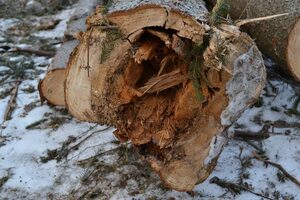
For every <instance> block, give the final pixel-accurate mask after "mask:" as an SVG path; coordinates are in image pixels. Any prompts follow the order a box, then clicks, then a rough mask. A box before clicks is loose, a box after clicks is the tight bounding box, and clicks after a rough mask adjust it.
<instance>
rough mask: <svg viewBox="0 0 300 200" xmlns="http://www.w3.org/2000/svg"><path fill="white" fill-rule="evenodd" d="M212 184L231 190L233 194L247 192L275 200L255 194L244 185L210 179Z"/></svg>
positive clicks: (216, 178)
mask: <svg viewBox="0 0 300 200" xmlns="http://www.w3.org/2000/svg"><path fill="white" fill-rule="evenodd" d="M209 182H210V183H214V184H216V185H218V186H220V187H222V188H226V189H227V190H229V191H230V192H231V193H233V194H240V193H241V192H242V191H246V192H250V193H252V194H254V195H256V196H259V197H262V198H264V199H269V200H273V199H271V198H269V197H267V196H265V195H263V194H260V193H257V192H254V191H253V190H251V189H249V188H248V187H247V186H245V185H243V184H235V183H232V182H229V181H225V180H222V179H220V178H218V177H216V176H215V177H213V178H212V179H210V181H209Z"/></svg>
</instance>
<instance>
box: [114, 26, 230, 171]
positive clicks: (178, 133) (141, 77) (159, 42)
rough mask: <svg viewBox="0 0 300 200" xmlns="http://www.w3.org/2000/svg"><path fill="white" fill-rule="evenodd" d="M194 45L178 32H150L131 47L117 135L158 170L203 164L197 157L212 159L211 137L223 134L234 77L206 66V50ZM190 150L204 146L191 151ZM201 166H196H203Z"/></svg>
mask: <svg viewBox="0 0 300 200" xmlns="http://www.w3.org/2000/svg"><path fill="white" fill-rule="evenodd" d="M206 45H208V44H206ZM195 46H196V47H197V46H201V45H195V44H194V43H193V42H192V41H191V40H189V39H186V38H180V37H179V36H177V35H176V34H175V31H172V30H171V31H170V30H167V31H166V30H162V29H147V30H145V31H144V33H143V34H142V35H141V36H140V38H139V39H138V40H137V41H136V42H134V43H133V44H132V56H131V59H130V60H129V62H128V65H127V66H126V68H125V70H124V72H123V74H122V76H123V80H124V83H125V84H124V85H122V88H121V89H119V90H118V91H120V93H119V94H118V95H117V96H118V101H119V102H118V103H119V105H120V106H119V112H118V114H117V118H118V119H122V120H118V122H117V124H116V128H117V130H116V131H115V135H116V136H117V137H118V138H119V139H120V140H121V141H126V140H130V141H132V143H133V144H134V145H137V146H138V147H139V150H140V152H141V154H144V155H146V156H147V157H148V158H151V162H152V164H154V165H157V166H158V165H163V164H165V165H166V166H167V165H168V164H170V163H173V161H174V160H177V161H180V160H181V159H182V160H185V159H187V160H188V159H191V160H193V159H196V160H197V159H199V157H198V158H197V156H195V154H198V155H201V154H207V153H208V152H207V151H208V149H209V148H208V147H209V144H210V142H211V138H212V137H213V136H214V135H215V134H217V133H218V132H219V131H220V130H221V123H220V115H221V112H222V111H223V110H224V108H225V107H226V106H227V101H228V99H227V97H226V95H225V85H226V84H225V83H226V81H228V79H229V78H230V74H229V73H228V72H226V71H224V70H221V71H220V70H216V69H213V68H209V67H205V66H204V58H203V55H202V54H203V49H205V48H206V47H201V48H198V49H197V48H195ZM202 46H204V44H202ZM193 53H194V54H195V55H197V57H194V55H193ZM199 55H200V56H199ZM197 59H198V63H193V62H195V60H197ZM193 67H194V68H197V69H193ZM195 70H198V76H199V77H195V76H196V75H195V74H194V73H196V72H194V71H195ZM198 78H199V79H198ZM197 81H198V85H199V86H200V88H199V87H198V88H197V86H196V85H195V82H196V83H197ZM221 87H222V88H221ZM197 93H199V94H200V95H201V96H203V97H202V99H198V98H197V95H196V94H197ZM189 140H190V142H189ZM189 145H199V146H200V145H202V146H203V147H202V148H201V147H200V148H199V147H198V148H195V149H194V150H191V149H192V148H190V146H189ZM195 147H196V146H195ZM199 151H200V152H199ZM201 151H202V152H201ZM189 157H190V158H189ZM192 157H193V158H192ZM200 157H201V156H200ZM193 161H195V160H193ZM199 161H202V160H201V159H199V160H198V162H197V161H196V162H195V163H193V164H195V165H197V164H199V165H201V164H202V163H200V162H199ZM158 163H160V164H158ZM193 164H192V165H193ZM192 165H191V166H189V167H187V168H190V169H192V168H193V167H192ZM181 167H182V166H181ZM158 168H160V167H158ZM158 171H159V169H158ZM171 171H172V170H171ZM180 175H181V176H185V175H186V174H184V173H183V174H180Z"/></svg>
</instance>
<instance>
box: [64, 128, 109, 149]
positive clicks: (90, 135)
mask: <svg viewBox="0 0 300 200" xmlns="http://www.w3.org/2000/svg"><path fill="white" fill-rule="evenodd" d="M108 129H110V127H106V128H104V129H101V130H96V131H94V132H92V133H91V134H89V135H88V136H87V137H85V138H84V139H82V140H81V141H80V142H78V143H77V144H75V145H74V146H72V147H70V148H69V152H70V151H71V150H74V149H77V148H78V147H79V146H80V145H81V144H82V143H83V142H85V141H86V140H88V139H89V138H91V137H92V136H93V135H95V134H96V133H100V132H103V131H106V130H108Z"/></svg>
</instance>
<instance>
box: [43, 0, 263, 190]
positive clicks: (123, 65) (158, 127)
mask: <svg viewBox="0 0 300 200" xmlns="http://www.w3.org/2000/svg"><path fill="white" fill-rule="evenodd" d="M208 14H209V13H208V11H207V8H206V5H205V3H204V1H202V0H181V1H172V0H147V1H146V0H145V1H144V0H132V1H121V0H119V1H114V3H113V4H112V5H110V6H108V5H105V6H99V7H98V8H97V9H96V10H95V12H94V13H93V14H91V15H90V16H89V17H88V18H87V20H86V31H84V32H81V33H80V34H77V39H78V40H79V44H78V45H77V46H76V48H74V50H73V52H72V53H71V54H70V57H69V58H68V64H67V65H66V66H67V68H66V70H65V71H64V72H65V73H59V75H54V77H59V76H60V78H58V79H59V81H53V80H50V78H49V79H47V76H48V75H50V74H52V71H50V72H49V73H48V74H47V76H46V78H45V79H44V80H43V82H42V86H43V85H45V86H46V87H52V88H57V87H61V88H62V89H60V90H59V91H58V90H56V93H55V94H52V95H54V97H55V98H57V99H59V98H60V99H59V100H58V102H60V103H56V102H54V101H51V100H50V99H48V97H49V90H43V89H41V90H40V93H41V96H43V97H46V99H48V101H49V102H50V103H53V104H56V105H63V104H64V105H65V106H66V107H67V108H68V110H69V112H70V113H71V114H72V115H73V116H74V117H76V118H77V119H79V120H82V121H89V122H96V123H100V124H106V125H110V126H114V127H115V128H116V131H115V132H114V134H115V135H116V137H118V139H119V140H120V141H122V142H124V141H128V140H129V141H131V142H132V144H133V145H134V146H135V147H136V148H137V150H138V151H139V152H140V154H141V155H142V156H143V157H144V158H145V159H146V160H147V161H148V162H149V164H150V165H151V167H152V168H153V170H154V171H156V172H157V173H158V174H159V176H160V177H161V179H162V180H163V181H164V183H165V184H166V186H168V187H170V188H173V189H176V190H178V191H190V190H192V189H193V188H194V186H195V185H196V184H197V183H199V182H202V181H204V180H205V179H206V178H207V177H208V176H209V174H210V173H211V171H212V170H213V168H214V166H215V165H216V162H217V159H218V157H219V155H220V153H221V151H222V148H223V146H224V144H225V143H226V134H225V132H226V129H227V128H228V127H229V126H230V125H231V124H232V123H233V122H234V121H235V120H236V119H237V118H238V117H239V116H240V114H241V113H242V112H243V111H244V110H245V109H246V108H247V107H248V106H250V105H251V104H253V103H254V102H255V100H256V99H257V98H258V96H259V94H260V92H261V90H262V88H263V86H264V82H265V78H266V72H265V67H264V64H263V59H262V56H261V53H260V51H259V50H258V48H257V47H256V44H255V43H254V41H253V40H252V39H251V38H250V37H249V36H248V35H247V34H245V33H243V32H241V31H239V29H238V28H237V27H236V26H232V25H227V24H220V25H218V26H211V25H210V24H209V19H208ZM65 44H67V43H65ZM63 46H64V45H63ZM58 54H59V55H62V53H60V52H58ZM68 54H69V53H68ZM59 55H58V56H59ZM67 57H68V56H67ZM51 84H53V86H51ZM54 84H57V85H56V86H55V85H54ZM58 85H59V86H58ZM61 102H63V103H61Z"/></svg>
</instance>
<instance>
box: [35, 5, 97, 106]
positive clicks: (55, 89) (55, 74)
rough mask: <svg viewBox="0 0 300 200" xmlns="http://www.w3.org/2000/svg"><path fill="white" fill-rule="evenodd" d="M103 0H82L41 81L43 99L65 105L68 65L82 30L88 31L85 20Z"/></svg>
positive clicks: (53, 103) (40, 90)
mask: <svg viewBox="0 0 300 200" xmlns="http://www.w3.org/2000/svg"><path fill="white" fill-rule="evenodd" d="M100 3H102V0H89V1H85V0H80V1H79V2H78V3H77V5H76V8H75V10H74V14H73V15H72V17H71V18H70V20H69V22H68V25H67V31H66V32H65V34H64V42H63V44H62V45H61V47H60V48H59V49H58V51H57V52H56V54H55V56H54V58H53V60H52V62H51V64H50V65H49V67H48V70H47V74H46V76H45V78H44V79H43V80H41V81H40V83H39V93H40V98H41V101H42V102H44V101H46V100H47V102H48V103H50V104H52V105H58V106H65V94H64V83H65V80H66V67H67V63H68V61H69V57H70V54H71V53H72V51H73V50H74V48H75V47H76V46H77V45H78V40H77V38H78V37H80V36H79V35H78V34H79V33H80V32H81V31H86V25H85V21H86V18H87V16H88V15H90V14H91V13H92V11H94V9H95V7H96V5H99V4H100Z"/></svg>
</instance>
